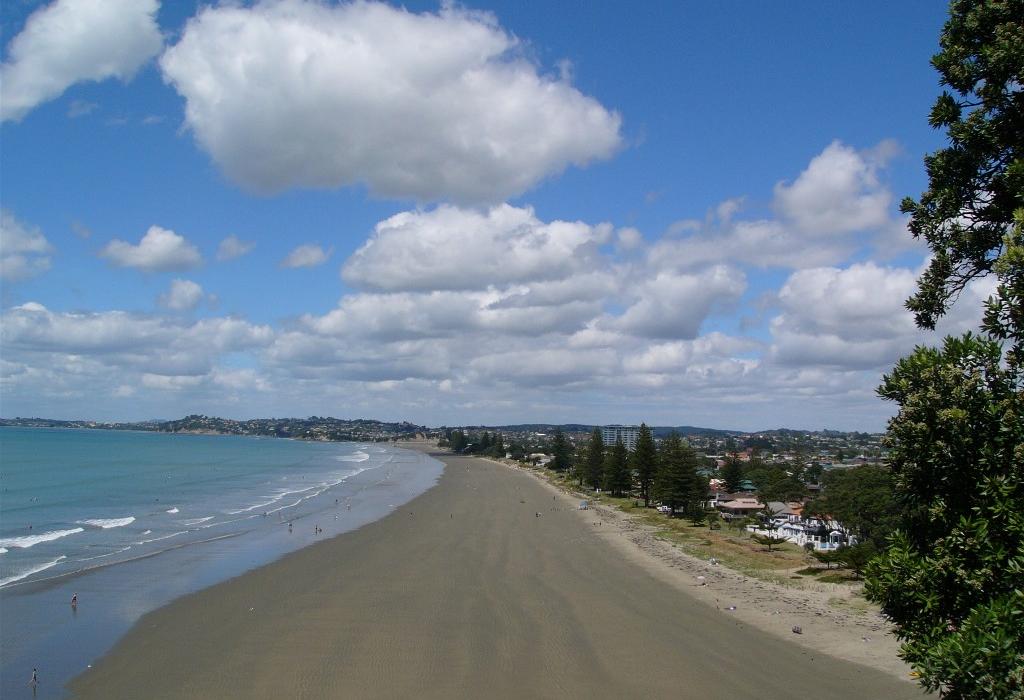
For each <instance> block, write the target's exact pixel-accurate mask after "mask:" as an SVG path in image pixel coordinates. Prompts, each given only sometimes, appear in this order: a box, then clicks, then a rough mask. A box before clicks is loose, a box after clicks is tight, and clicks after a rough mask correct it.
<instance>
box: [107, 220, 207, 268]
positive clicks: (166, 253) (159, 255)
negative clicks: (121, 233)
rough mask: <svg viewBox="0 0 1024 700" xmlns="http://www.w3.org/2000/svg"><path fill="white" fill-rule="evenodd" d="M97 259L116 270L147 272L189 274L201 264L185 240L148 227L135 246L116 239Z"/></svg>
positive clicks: (167, 230) (172, 233)
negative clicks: (107, 261)
mask: <svg viewBox="0 0 1024 700" xmlns="http://www.w3.org/2000/svg"><path fill="white" fill-rule="evenodd" d="M100 257H103V258H106V259H107V260H109V261H110V262H112V263H113V264H115V265H117V266H119V267H134V268H136V269H138V270H145V271H147V272H156V271H167V270H188V269H191V268H194V267H197V266H199V265H200V264H202V262H203V257H202V255H200V254H199V251H198V250H197V249H196V247H195V246H194V245H192V244H191V243H189V242H188V241H187V240H185V237H184V236H179V235H178V234H177V233H175V232H174V231H171V230H169V229H165V228H160V227H159V226H150V227H149V230H148V231H146V234H145V235H144V236H143V237H142V239H141V240H140V241H139V243H138V244H137V245H133V244H131V243H128V242H127V241H122V240H120V239H117V238H115V239H114V240H112V241H110V243H108V244H107V245H106V246H104V248H103V250H101V251H100Z"/></svg>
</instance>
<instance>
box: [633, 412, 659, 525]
mask: <svg viewBox="0 0 1024 700" xmlns="http://www.w3.org/2000/svg"><path fill="white" fill-rule="evenodd" d="M657 466H658V451H657V448H656V447H655V445H654V436H653V435H651V429H650V428H648V427H647V424H646V423H641V424H640V434H639V435H638V436H637V439H636V447H635V448H634V449H633V454H632V455H630V468H631V469H632V471H633V473H634V474H635V475H636V482H637V485H638V486H639V487H640V495H641V496H642V497H643V499H644V507H645V508H646V507H647V506H649V505H651V483H652V482H653V481H654V472H655V470H656V469H657Z"/></svg>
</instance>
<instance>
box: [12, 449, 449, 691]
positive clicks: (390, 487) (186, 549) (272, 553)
mask: <svg viewBox="0 0 1024 700" xmlns="http://www.w3.org/2000/svg"><path fill="white" fill-rule="evenodd" d="M23 432H27V431H23ZM50 432H52V433H55V434H58V435H61V436H63V437H62V439H63V438H67V439H68V440H69V441H70V442H68V443H67V444H68V445H72V446H74V447H75V449H76V452H74V453H73V454H71V453H69V458H68V459H66V460H63V461H61V462H60V464H61V465H63V466H62V468H64V471H63V472H59V471H57V472H55V473H56V474H57V477H54V478H64V480H65V481H67V479H69V478H70V479H74V478H77V474H79V473H86V472H88V473H89V474H90V475H94V476H95V477H96V478H93V479H91V480H88V481H86V482H83V483H87V484H88V485H89V486H90V488H92V492H90V491H88V490H84V489H79V490H78V491H74V490H69V491H67V492H65V493H72V494H75V495H76V496H77V497H73V498H65V499H64V501H63V502H62V503H67V506H66V507H63V509H61V507H51V506H49V505H48V502H47V500H46V498H45V487H44V488H41V489H40V488H37V491H36V492H33V491H30V490H26V488H25V484H26V483H27V484H29V485H30V486H32V485H33V484H34V482H32V481H31V480H28V481H26V480H25V479H21V481H19V480H18V475H19V473H17V472H14V473H13V474H12V473H11V472H8V476H10V477H11V481H10V482H8V483H9V484H10V485H11V486H12V491H13V490H15V487H18V488H20V489H21V490H20V491H19V494H20V496H19V497H20V498H21V505H20V510H16V509H13V508H12V511H10V512H8V514H7V517H6V518H5V523H4V525H5V531H4V533H2V534H4V536H5V537H6V536H8V535H12V536H13V535H19V534H21V533H19V532H18V530H20V529H21V528H20V527H19V525H24V526H25V527H27V525H26V524H27V523H34V524H35V526H36V527H35V533H37V534H38V535H39V540H40V541H38V542H32V541H29V542H24V543H23V542H18V543H16V544H15V545H13V546H12V548H11V551H10V552H7V553H4V559H5V562H4V563H5V567H6V568H5V570H4V572H2V573H3V574H4V575H6V574H7V573H8V572H15V573H17V572H19V571H23V572H28V573H31V572H32V571H33V570H34V569H33V568H32V567H33V562H32V560H30V559H27V558H26V557H25V556H22V558H21V559H15V558H13V557H16V556H18V555H26V554H27V555H29V556H34V557H35V558H36V559H38V560H40V561H49V560H51V559H58V560H59V561H60V562H61V565H60V566H58V567H53V566H51V567H48V568H46V569H45V570H42V571H41V572H37V573H35V574H34V575H31V576H28V577H23V580H18V581H15V582H12V583H10V584H9V585H6V586H4V587H3V588H2V589H0V618H2V620H3V624H2V625H0V660H2V665H0V696H3V697H7V696H10V697H21V692H22V691H23V690H24V689H25V685H24V683H25V678H27V674H30V673H31V671H32V669H33V668H38V669H39V673H40V677H41V684H40V687H39V688H38V690H37V693H36V694H35V696H34V697H38V698H58V697H63V696H64V694H63V692H62V690H61V689H62V687H63V685H64V684H65V683H66V682H68V681H69V680H70V679H71V678H72V677H73V676H75V675H77V674H78V673H80V672H81V671H83V670H85V669H86V668H87V666H88V665H89V664H91V663H94V662H95V660H96V659H97V658H99V657H101V656H102V655H103V654H104V653H106V652H107V651H108V650H109V649H111V648H112V647H113V646H114V645H115V644H116V642H117V641H118V640H119V639H120V638H121V637H122V636H123V635H124V634H125V633H126V632H128V631H129V629H130V628H131V627H132V626H133V624H134V623H135V622H136V621H137V620H138V619H139V618H140V617H141V616H142V615H143V614H145V613H146V612H149V611H152V610H155V609H158V608H159V607H161V606H163V605H165V604H168V603H170V602H172V601H174V600H176V599H177V598H179V597H181V596H183V595H186V594H188V593H191V592H193V591H197V590H202V589H205V588H207V587H209V586H211V585H215V584H217V583H219V582H221V581H224V580H227V579H229V578H231V577H235V576H238V575H240V574H242V573H243V572H246V571H250V570H253V569H255V568H257V567H259V566H261V565H263V564H266V563H269V562H272V561H274V560H276V559H278V558H280V557H281V556H283V555H286V554H287V553H289V552H292V551H295V550H297V549H301V548H303V547H305V546H308V545H309V544H312V543H315V542H317V541H321V540H323V539H326V537H329V536H332V535H335V534H338V533H341V532H345V531H349V530H352V529H356V528H358V527H360V526H362V525H363V524H365V523H367V522H372V521H373V520H376V519H379V518H381V517H384V516H385V515H387V514H388V513H390V512H391V511H393V510H394V509H395V508H396V507H401V504H403V503H405V502H407V501H408V500H410V499H411V498H413V497H415V496H416V495H418V494H419V493H421V492H422V491H423V490H425V489H427V488H430V487H431V486H432V485H433V484H434V483H436V479H437V477H438V476H439V475H440V473H441V471H442V469H443V467H442V465H441V464H440V463H439V462H436V461H434V460H430V459H428V458H427V457H425V456H424V455H422V453H419V452H412V451H408V450H400V449H399V450H396V449H392V448H391V447H390V446H381V447H380V448H379V449H366V450H365V452H366V453H369V455H370V457H369V458H367V457H366V455H365V454H364V453H362V452H357V450H359V447H351V446H349V447H345V446H342V445H340V444H339V443H330V444H326V445H313V444H312V443H305V442H302V441H290V440H280V441H268V440H260V439H258V438H249V437H232V436H215V437H208V436H188V437H187V438H186V437H181V436H177V435H162V436H161V435H157V434H153V433H144V434H140V435H144V436H151V437H152V440H149V439H146V440H142V441H141V442H139V441H137V440H135V439H134V438H132V439H130V440H129V437H130V436H129V434H127V433H124V432H120V431H118V432H111V431H66V432H65V431H63V430H60V429H51V430H50ZM79 432H82V433H87V434H88V438H87V439H86V440H85V441H84V442H83V441H80V440H78V438H77V437H75V438H74V439H73V440H72V439H71V438H72V437H74V435H73V434H77V433H79ZM26 438H27V440H25V441H22V442H21V443H17V444H18V445H20V446H21V447H22V448H26V446H27V449H33V448H32V446H33V445H34V444H36V443H35V441H36V438H35V437H34V436H32V435H27V436H26ZM183 440H184V441H185V442H184V443H183V442H181V441H183ZM15 444H16V443H15V442H13V441H12V442H10V443H5V445H6V446H7V447H9V448H10V449H11V450H13V445H15ZM46 444H47V445H49V446H52V447H53V449H52V450H50V451H49V452H38V453H34V454H39V455H42V456H41V457H40V459H43V461H44V462H45V463H46V464H50V463H57V462H56V461H54V460H55V458H56V457H59V456H60V454H62V453H61V452H60V450H59V449H57V448H58V447H60V445H59V444H58V443H57V442H49V441H47V442H46ZM211 446H213V447H214V448H215V449H214V451H210V450H209V449H207V448H209V447H211ZM135 448H139V450H140V451H133V450H134V449H135ZM186 448H187V449H186ZM24 452H25V449H21V451H8V452H7V456H8V457H10V458H11V459H12V465H13V464H15V460H17V464H23V463H25V462H24V459H23V456H24ZM110 454H116V455H119V457H120V462H118V463H116V464H114V466H113V467H107V466H106V464H107V462H108V461H109V460H108V459H107V458H106V457H105V456H104V455H110ZM168 455H173V459H172V460H171V461H168ZM353 455H355V456H353ZM55 456H56V457H55ZM356 457H358V459H357V458H356ZM79 458H81V459H80V461H76V460H78V459H79ZM47 460H49V461H47ZM101 463H102V466H103V469H99V468H98V467H97V466H96V465H97V464H101ZM166 464H169V465H170V466H167V467H165V466H163V465H166ZM69 465H70V466H69ZM190 470H191V471H190ZM25 471H26V470H24V469H23V472H25ZM36 471H38V470H36ZM135 472H138V473H139V474H140V476H139V478H138V479H135V478H134V474H135ZM238 473H244V474H247V475H248V476H247V477H246V478H247V479H248V481H245V482H244V483H242V484H241V485H239V483H237V482H236V481H233V480H232V481H231V484H232V486H231V488H209V487H208V485H207V481H208V480H209V479H210V478H213V477H216V478H219V479H220V482H219V483H223V482H224V481H225V479H229V480H230V479H234V477H235V475H237V474H238ZM62 474H63V477H62V476H61V475H62ZM165 477H166V478H168V479H169V478H174V479H175V482H174V485H173V486H166V487H165ZM95 484H100V486H99V487H95V486H94V485H95ZM33 488H35V486H33ZM131 489H134V490H131ZM111 491H114V492H116V493H117V494H118V496H119V497H120V499H121V500H119V501H118V502H117V503H115V504H114V505H113V506H109V507H108V511H109V512H106V511H102V510H100V508H99V506H97V505H96V503H97V502H101V503H102V502H103V501H104V500H108V499H109V498H110V496H109V495H108V494H109V493H111ZM35 494H37V495H39V496H40V498H39V501H41V502H42V505H41V506H36V505H35V504H36V498H35ZM91 494H99V495H98V496H97V497H95V498H94V497H93V496H92V495H91ZM157 496H159V498H156V497H157ZM30 497H31V498H30ZM90 499H92V500H90ZM269 500H273V501H274V503H273V504H272V506H268V505H267V504H265V503H264V502H265V501H269ZM339 501H340V503H339ZM29 503H30V504H31V505H30V506H29V507H30V508H36V509H37V510H34V511H30V510H29V509H28V508H26V506H25V504H29ZM5 505H7V506H9V507H13V506H17V505H18V503H15V502H13V501H7V502H6V503H5ZM58 506H60V504H59V503H58ZM179 506H180V509H179ZM257 506H262V508H258V507H257ZM261 510H263V512H267V511H270V512H269V513H268V514H267V515H262V513H261ZM233 511H239V513H238V514H234V513H233ZM26 513H28V514H27V515H26ZM275 514H276V515H275ZM261 515H262V517H261ZM100 516H102V517H103V518H115V517H116V518H117V519H116V520H110V519H108V520H95V518H100ZM129 516H130V517H129ZM199 516H202V517H199ZM282 516H283V517H282ZM16 518H21V520H22V522H21V523H19V521H18V520H17V519H16ZM90 519H92V520H90ZM79 521H81V524H80V526H79V527H77V528H75V533H77V534H75V533H72V534H69V535H65V536H63V537H60V538H56V537H48V535H51V534H55V533H53V532H49V531H50V530H56V531H57V532H63V530H61V529H60V528H61V527H62V525H63V524H64V523H79ZM87 522H88V523H91V525H86V524H85V523H87ZM47 523H55V524H54V525H51V526H49V527H47ZM289 523H294V528H292V527H290V526H288V524H289ZM104 525H109V526H110V527H109V528H108V527H104ZM211 528H212V529H211ZM293 529H294V531H293ZM69 532H70V531H69ZM35 533H30V534H35ZM24 539H26V540H30V539H31V538H29V537H25V538H24ZM57 555H60V556H57ZM76 594H77V597H78V600H79V605H78V607H77V608H71V607H70V606H69V604H68V601H69V600H70V599H71V598H72V596H73V595H76ZM23 676H24V678H23Z"/></svg>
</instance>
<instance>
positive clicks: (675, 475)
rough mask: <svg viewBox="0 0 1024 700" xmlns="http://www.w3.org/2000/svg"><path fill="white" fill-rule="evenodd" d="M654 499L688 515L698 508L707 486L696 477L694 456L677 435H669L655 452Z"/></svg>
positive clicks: (673, 511) (695, 458)
mask: <svg viewBox="0 0 1024 700" xmlns="http://www.w3.org/2000/svg"><path fill="white" fill-rule="evenodd" d="M653 487H654V488H653V493H654V497H655V498H656V499H657V500H659V501H661V502H662V503H663V504H664V505H667V506H668V507H669V508H671V509H672V514H673V515H674V514H675V512H676V510H677V509H678V510H682V512H683V513H692V512H693V510H694V509H695V508H698V507H702V506H701V502H702V501H703V500H704V498H705V496H706V495H707V483H706V481H705V480H704V478H703V477H701V476H699V475H698V474H697V456H696V455H695V454H694V452H693V450H692V449H691V448H690V446H689V445H687V444H686V443H685V442H683V440H682V438H680V437H679V435H678V434H676V433H672V434H671V435H670V436H669V437H668V438H666V439H665V440H664V441H663V442H662V443H661V449H660V450H659V451H658V471H657V472H656V474H655V476H654V483H653Z"/></svg>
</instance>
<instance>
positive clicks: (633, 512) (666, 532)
mask: <svg viewBox="0 0 1024 700" xmlns="http://www.w3.org/2000/svg"><path fill="white" fill-rule="evenodd" d="M536 471H537V472H538V473H539V474H541V475H542V476H544V477H545V478H546V479H547V480H548V481H550V482H551V483H553V484H554V485H556V486H559V487H560V488H562V489H564V490H567V491H578V490H579V486H578V484H577V483H576V482H575V480H573V479H571V478H568V477H566V476H565V475H562V474H553V473H552V472H551V471H549V470H547V469H537V470H536ZM587 500H589V501H591V502H594V503H600V504H602V505H606V506H612V507H614V508H617V509H618V510H620V511H622V512H623V513H624V514H626V515H628V516H630V517H631V518H633V519H634V520H635V521H637V522H639V523H642V524H644V525H650V526H651V527H653V528H654V529H655V536H656V537H658V538H660V539H662V540H665V541H668V542H671V543H672V544H674V545H675V546H677V547H678V548H679V549H680V550H682V551H683V552H685V553H687V554H690V555H692V556H695V557H698V558H701V559H710V558H712V557H714V558H715V559H717V560H718V561H719V562H721V563H722V565H724V566H727V567H729V568H730V569H734V570H736V571H739V572H741V573H744V574H746V575H748V576H751V577H753V578H757V579H760V580H763V581H770V582H772V583H779V584H782V585H785V586H789V587H801V585H802V582H804V581H816V582H821V583H835V584H845V585H856V584H859V583H860V581H859V580H858V579H857V578H856V577H855V576H854V574H853V572H851V571H849V570H845V569H836V568H832V569H824V568H819V567H817V566H808V564H809V563H810V562H811V561H813V560H812V559H811V558H810V556H809V555H808V554H807V552H805V551H804V550H803V549H802V548H800V547H798V546H796V545H795V544H790V543H785V544H782V545H779V546H773V548H772V550H773V551H771V552H769V551H768V550H767V548H766V547H764V546H763V545H759V544H757V543H756V542H754V541H753V540H752V539H751V537H750V533H749V532H747V531H745V530H740V529H731V528H729V527H727V526H726V525H724V524H722V525H721V527H720V528H719V529H715V530H711V529H709V528H708V527H707V525H693V524H691V523H690V521H689V520H688V519H685V518H669V517H668V516H666V515H664V514H663V513H659V512H658V511H657V509H655V508H645V507H644V506H643V504H642V503H641V502H639V501H637V500H636V499H635V498H617V497H612V496H610V495H608V494H606V493H601V494H589V495H588V496H587Z"/></svg>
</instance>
